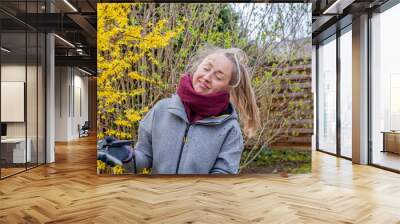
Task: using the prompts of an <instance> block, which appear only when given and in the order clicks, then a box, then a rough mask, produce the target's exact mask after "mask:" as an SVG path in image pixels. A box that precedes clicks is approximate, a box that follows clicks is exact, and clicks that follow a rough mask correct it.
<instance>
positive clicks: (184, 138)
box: [176, 124, 191, 174]
mask: <svg viewBox="0 0 400 224" xmlns="http://www.w3.org/2000/svg"><path fill="white" fill-rule="evenodd" d="M190 125H191V124H189V125H188V126H186V130H185V135H184V136H183V139H182V146H181V151H180V152H179V158H178V164H177V165H176V174H178V171H179V165H180V163H181V158H182V152H183V147H185V143H186V136H187V133H188V131H189V128H190Z"/></svg>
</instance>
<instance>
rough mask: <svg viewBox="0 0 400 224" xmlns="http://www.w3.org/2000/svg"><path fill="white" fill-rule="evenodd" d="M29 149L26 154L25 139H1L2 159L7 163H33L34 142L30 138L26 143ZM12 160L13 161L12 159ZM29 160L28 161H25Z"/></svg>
mask: <svg viewBox="0 0 400 224" xmlns="http://www.w3.org/2000/svg"><path fill="white" fill-rule="evenodd" d="M26 142H27V143H28V145H27V146H28V147H26V154H25V138H6V139H1V157H2V159H4V160H5V161H6V163H25V162H31V159H32V154H31V145H32V141H31V139H30V138H28V139H27V141H26ZM11 158H12V159H11ZM25 158H27V161H25Z"/></svg>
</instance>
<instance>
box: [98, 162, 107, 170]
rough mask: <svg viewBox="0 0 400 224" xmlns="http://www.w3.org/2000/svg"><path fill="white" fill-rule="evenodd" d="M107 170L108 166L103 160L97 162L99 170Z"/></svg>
mask: <svg viewBox="0 0 400 224" xmlns="http://www.w3.org/2000/svg"><path fill="white" fill-rule="evenodd" d="M105 168H106V164H105V163H104V162H103V161H101V160H97V169H99V170H104V169H105Z"/></svg>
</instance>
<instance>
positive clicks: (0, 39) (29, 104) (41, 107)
mask: <svg viewBox="0 0 400 224" xmlns="http://www.w3.org/2000/svg"><path fill="white" fill-rule="evenodd" d="M41 5H43V1H34V2H33V1H13V2H9V1H3V2H1V3H0V9H1V10H0V47H1V56H0V68H1V69H0V71H1V73H0V81H1V86H0V89H1V98H0V102H1V106H0V111H1V115H0V120H1V144H0V178H1V179H3V178H5V177H7V176H10V175H13V174H16V173H19V172H22V171H25V170H27V169H30V168H33V167H36V166H38V165H40V164H43V163H45V69H44V68H45V58H46V53H45V41H46V40H45V34H44V33H42V32H40V31H38V30H35V28H33V27H31V26H29V25H27V24H25V23H23V22H22V21H21V20H19V19H18V18H20V16H23V15H24V14H25V15H26V12H28V13H37V12H39V8H40V6H41ZM3 6H4V8H3ZM5 9H16V10H17V11H15V12H16V13H14V14H13V13H8V11H7V10H5ZM40 10H42V8H40Z"/></svg>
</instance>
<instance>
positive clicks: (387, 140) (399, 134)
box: [381, 131, 400, 154]
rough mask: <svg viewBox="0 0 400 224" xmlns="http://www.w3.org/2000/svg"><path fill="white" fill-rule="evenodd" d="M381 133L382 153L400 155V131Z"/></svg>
mask: <svg viewBox="0 0 400 224" xmlns="http://www.w3.org/2000/svg"><path fill="white" fill-rule="evenodd" d="M381 133H383V150H382V152H392V153H397V154H400V131H382V132H381Z"/></svg>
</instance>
